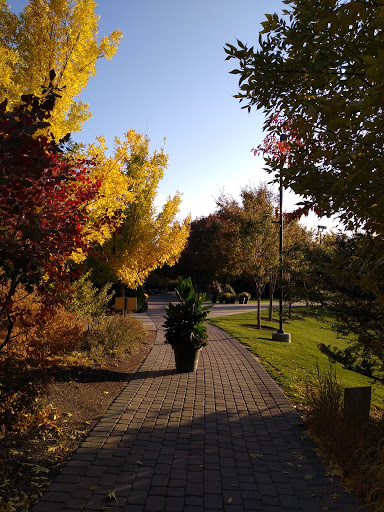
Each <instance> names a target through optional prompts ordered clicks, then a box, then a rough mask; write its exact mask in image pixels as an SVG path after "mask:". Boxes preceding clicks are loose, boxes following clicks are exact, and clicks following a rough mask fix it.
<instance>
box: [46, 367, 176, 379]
mask: <svg viewBox="0 0 384 512" xmlns="http://www.w3.org/2000/svg"><path fill="white" fill-rule="evenodd" d="M175 373H176V370H158V371H137V372H119V371H114V370H107V369H104V368H88V367H85V366H84V367H82V366H80V367H79V366H73V367H68V368H55V369H52V370H49V371H48V374H49V376H51V377H53V378H54V380H55V382H71V381H74V380H75V381H76V382H124V381H126V382H130V381H131V380H138V379H153V378H156V377H163V376H166V375H173V374H175Z"/></svg>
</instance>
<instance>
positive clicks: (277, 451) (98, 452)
mask: <svg viewBox="0 0 384 512" xmlns="http://www.w3.org/2000/svg"><path fill="white" fill-rule="evenodd" d="M163 307H164V303H161V299H159V298H158V299H157V301H156V302H151V304H150V308H149V310H148V314H147V315H144V316H143V317H142V318H144V319H145V322H146V324H147V326H148V327H149V328H150V329H155V328H156V330H157V334H156V342H155V345H154V347H153V350H152V351H151V353H150V354H149V356H148V358H147V359H146V361H145V362H144V364H143V365H142V367H141V368H140V369H139V371H138V372H137V374H136V375H135V377H134V378H133V379H132V380H131V381H130V382H129V383H128V384H127V386H126V387H125V389H124V390H123V391H122V392H121V394H120V395H119V396H118V397H117V398H116V400H115V401H114V402H113V403H112V404H111V406H110V407H109V409H108V411H107V413H106V414H105V416H104V417H103V418H102V419H101V420H100V422H99V423H98V424H97V425H96V427H95V428H94V429H93V430H92V432H91V433H90V434H89V436H88V437H87V439H86V440H85V441H84V442H83V443H82V445H81V446H80V447H79V449H78V450H77V451H76V453H75V454H74V455H73V456H72V458H71V459H70V460H69V461H68V462H67V463H66V465H65V466H64V468H63V469H62V471H61V473H60V474H59V475H58V476H57V477H56V479H55V480H54V482H53V483H52V484H51V486H50V487H49V489H48V491H47V492H46V493H45V494H44V495H43V496H42V498H41V500H40V502H39V503H38V504H37V505H36V506H35V508H34V512H46V511H48V512H56V511H63V512H75V511H76V512H77V511H89V510H112V511H119V512H123V511H124V512H205V511H207V512H221V511H225V512H243V511H251V512H257V511H263V512H283V511H287V512H289V511H290V512H293V511H308V512H317V511H323V510H328V511H348V512H356V511H358V510H363V509H362V508H361V509H360V508H359V505H358V502H357V500H356V498H355V497H354V496H352V495H350V494H348V493H347V492H345V491H344V489H343V488H342V487H341V486H340V485H339V481H338V479H337V478H330V477H328V476H327V475H326V472H325V470H324V468H323V466H322V464H321V461H320V459H319V458H318V456H317V455H316V453H315V452H314V451H313V445H312V442H311V441H310V440H308V439H306V438H305V436H304V430H303V427H302V424H301V420H300V417H299V415H298V414H297V413H296V411H295V409H294V408H293V407H292V406H291V405H290V404H289V402H288V401H287V399H286V398H285V396H284V395H283V393H282V392H281V390H280V389H279V387H278V386H277V385H276V384H275V383H274V381H273V380H272V379H271V378H270V377H269V376H268V374H267V373H266V372H265V371H264V369H263V368H262V367H261V365H260V364H259V363H258V362H257V361H256V360H255V359H254V358H253V357H252V356H251V354H250V353H249V352H248V351H247V350H246V349H245V348H244V347H243V346H241V345H240V344H239V343H238V342H237V341H235V340H234V339H233V338H231V337H230V336H229V335H228V334H226V333H225V332H223V331H222V330H220V329H219V328H217V327H213V326H209V345H208V347H207V348H205V349H203V351H202V355H201V358H200V362H199V367H198V370H197V372H196V373H189V374H177V373H176V372H175V370H174V362H173V353H172V349H171V348H170V347H169V346H168V345H165V344H164V343H163V340H164V335H163V331H162V328H161V324H162V323H163V322H164V318H163V316H162V315H163ZM108 495H109V498H108ZM364 510H365V509H364Z"/></svg>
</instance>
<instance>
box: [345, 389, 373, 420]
mask: <svg viewBox="0 0 384 512" xmlns="http://www.w3.org/2000/svg"><path fill="white" fill-rule="evenodd" d="M371 391H372V388H371V386H366V387H358V388H345V389H344V419H345V421H346V422H347V423H348V424H349V425H352V426H356V427H359V426H361V425H363V424H365V423H367V422H368V420H369V411H370V408H371Z"/></svg>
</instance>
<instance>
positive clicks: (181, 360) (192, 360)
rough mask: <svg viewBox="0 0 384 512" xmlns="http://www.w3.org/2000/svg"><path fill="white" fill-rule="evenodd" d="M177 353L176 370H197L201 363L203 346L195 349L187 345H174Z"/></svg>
mask: <svg viewBox="0 0 384 512" xmlns="http://www.w3.org/2000/svg"><path fill="white" fill-rule="evenodd" d="M172 348H173V352H174V353H175V363H176V371H177V372H179V373H188V372H195V371H196V370H197V365H198V363H199V356H200V350H201V348H198V349H194V348H192V347H188V346H186V345H183V344H180V345H177V344H175V345H173V346H172Z"/></svg>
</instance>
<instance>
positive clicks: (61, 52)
mask: <svg viewBox="0 0 384 512" xmlns="http://www.w3.org/2000/svg"><path fill="white" fill-rule="evenodd" d="M96 6H97V4H96V2H95V1H94V0H29V2H28V4H27V5H26V7H25V8H24V10H23V11H22V12H21V13H20V15H16V14H14V13H12V12H11V11H10V10H9V7H8V5H7V2H6V0H0V99H1V100H3V99H5V98H8V100H9V102H10V106H12V104H17V103H19V101H20V95H21V94H35V95H36V96H41V86H42V85H44V84H45V83H47V82H48V79H49V72H50V70H51V69H54V70H55V72H56V78H55V80H54V85H55V86H56V87H58V88H60V89H61V92H60V94H61V98H59V99H58V101H57V102H56V104H55V108H54V111H53V115H52V118H51V120H50V122H51V131H52V133H53V134H54V136H55V138H57V139H60V138H62V137H63V136H64V135H66V134H67V133H70V132H76V131H79V130H80V129H81V126H82V124H83V123H84V121H86V120H87V119H88V118H89V117H90V116H91V113H90V111H89V108H88V105H87V104H84V103H82V102H81V101H79V100H77V101H76V100H75V99H74V98H76V97H77V96H78V95H79V94H80V93H81V91H82V90H83V89H84V88H85V87H86V85H87V83H88V80H89V77H90V76H91V75H95V74H96V62H97V60H98V59H100V58H103V57H104V58H106V59H111V58H112V57H113V55H114V54H115V53H116V50H117V47H118V45H119V41H120V38H121V33H120V31H119V30H116V31H114V32H112V33H111V34H110V35H109V36H107V37H104V38H102V39H101V40H99V39H98V20H99V16H97V15H96V13H95V9H96Z"/></svg>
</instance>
